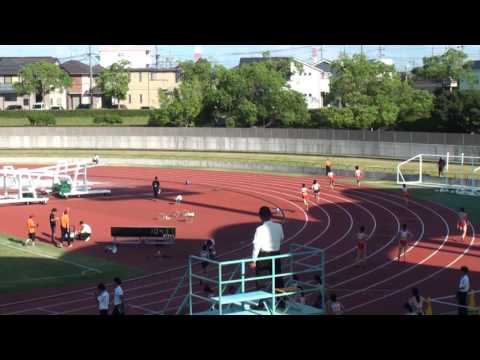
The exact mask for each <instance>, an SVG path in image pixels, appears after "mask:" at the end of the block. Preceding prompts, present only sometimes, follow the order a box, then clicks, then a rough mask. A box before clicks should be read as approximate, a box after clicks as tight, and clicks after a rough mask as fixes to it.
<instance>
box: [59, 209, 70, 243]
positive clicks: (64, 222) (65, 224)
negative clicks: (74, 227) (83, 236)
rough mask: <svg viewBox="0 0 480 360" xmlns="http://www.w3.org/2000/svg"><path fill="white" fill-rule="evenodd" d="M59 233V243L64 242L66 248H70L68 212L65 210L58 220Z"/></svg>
mask: <svg viewBox="0 0 480 360" xmlns="http://www.w3.org/2000/svg"><path fill="white" fill-rule="evenodd" d="M60 232H61V242H62V243H63V242H64V241H66V242H67V244H68V247H72V239H71V238H70V216H68V210H65V211H64V212H63V215H62V217H61V218H60Z"/></svg>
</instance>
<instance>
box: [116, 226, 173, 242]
mask: <svg viewBox="0 0 480 360" xmlns="http://www.w3.org/2000/svg"><path fill="white" fill-rule="evenodd" d="M110 235H111V236H112V239H113V243H114V244H126V245H138V244H146V245H172V244H174V243H175V235H176V229H175V227H112V228H111V229H110ZM118 239H125V240H123V241H121V242H119V241H118Z"/></svg>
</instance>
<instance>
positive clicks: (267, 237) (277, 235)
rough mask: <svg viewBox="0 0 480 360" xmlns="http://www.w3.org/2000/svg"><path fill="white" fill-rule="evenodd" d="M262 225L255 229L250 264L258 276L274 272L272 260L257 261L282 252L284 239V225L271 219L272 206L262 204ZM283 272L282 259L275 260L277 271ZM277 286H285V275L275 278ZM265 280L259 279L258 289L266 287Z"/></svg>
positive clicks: (260, 213)
mask: <svg viewBox="0 0 480 360" xmlns="http://www.w3.org/2000/svg"><path fill="white" fill-rule="evenodd" d="M258 215H259V216H260V220H262V225H260V226H259V227H257V229H256V230H255V236H254V238H253V252H252V259H253V260H254V262H252V263H251V264H250V268H251V269H255V270H256V275H257V276H266V275H270V274H272V261H271V260H261V261H256V259H257V257H266V256H275V255H279V254H280V245H281V243H282V241H283V239H284V234H283V227H282V225H280V224H277V223H274V222H273V221H271V219H272V213H271V211H270V208H268V207H267V206H262V207H261V208H260V211H259V213H258ZM281 272H282V267H281V261H280V259H276V260H275V273H276V274H280V273H281ZM275 287H276V288H283V277H277V278H276V279H275ZM264 288H265V281H264V280H259V281H257V289H259V290H260V289H264Z"/></svg>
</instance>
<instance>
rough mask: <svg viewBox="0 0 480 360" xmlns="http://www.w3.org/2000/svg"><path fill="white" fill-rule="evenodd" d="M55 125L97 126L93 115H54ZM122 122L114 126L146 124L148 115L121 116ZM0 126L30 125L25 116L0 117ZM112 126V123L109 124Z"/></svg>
mask: <svg viewBox="0 0 480 360" xmlns="http://www.w3.org/2000/svg"><path fill="white" fill-rule="evenodd" d="M55 118H56V120H57V126H99V125H97V124H94V122H93V116H83V117H81V116H78V117H75V116H72V117H55ZM122 120H123V123H122V124H119V125H114V126H146V125H147V123H148V115H146V116H125V117H122ZM1 126H31V125H30V122H29V121H28V119H27V118H26V117H23V118H3V117H1V118H0V127H1ZM109 126H112V125H109Z"/></svg>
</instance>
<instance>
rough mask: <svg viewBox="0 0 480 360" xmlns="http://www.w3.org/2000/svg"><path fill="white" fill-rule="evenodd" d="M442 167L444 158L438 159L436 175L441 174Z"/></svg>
mask: <svg viewBox="0 0 480 360" xmlns="http://www.w3.org/2000/svg"><path fill="white" fill-rule="evenodd" d="M444 168H445V160H443V158H440V159H438V176H442V175H443V169H444Z"/></svg>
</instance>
